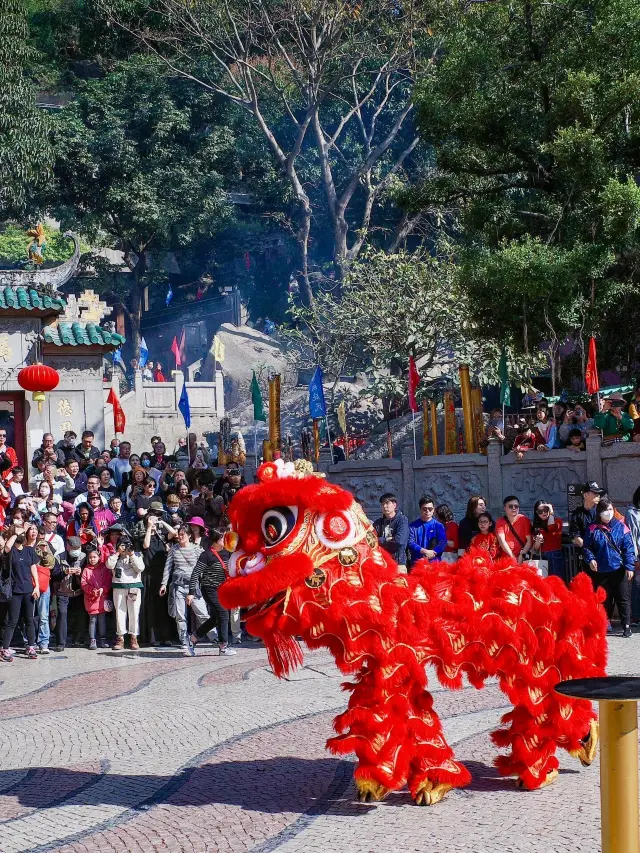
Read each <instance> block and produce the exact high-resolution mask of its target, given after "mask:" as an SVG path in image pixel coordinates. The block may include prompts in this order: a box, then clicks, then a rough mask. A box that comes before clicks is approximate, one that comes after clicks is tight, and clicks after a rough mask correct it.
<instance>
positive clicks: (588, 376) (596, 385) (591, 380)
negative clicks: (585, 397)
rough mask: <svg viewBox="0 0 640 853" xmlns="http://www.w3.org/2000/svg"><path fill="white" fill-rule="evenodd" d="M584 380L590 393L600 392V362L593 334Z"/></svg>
mask: <svg viewBox="0 0 640 853" xmlns="http://www.w3.org/2000/svg"><path fill="white" fill-rule="evenodd" d="M584 381H585V384H586V386H587V391H588V392H589V394H597V393H598V391H599V390H600V381H599V379H598V364H597V362H596V339H595V338H594V337H593V336H592V337H591V339H590V341H589V359H588V361H587V369H586V371H585V374H584Z"/></svg>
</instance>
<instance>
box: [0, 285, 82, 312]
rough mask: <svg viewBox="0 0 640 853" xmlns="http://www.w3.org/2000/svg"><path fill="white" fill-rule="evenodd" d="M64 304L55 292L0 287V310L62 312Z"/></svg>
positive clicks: (19, 287) (29, 288) (31, 288)
mask: <svg viewBox="0 0 640 853" xmlns="http://www.w3.org/2000/svg"><path fill="white" fill-rule="evenodd" d="M65 307H66V303H65V301H64V299H63V297H62V296H61V295H60V294H59V293H56V292H52V293H44V292H42V291H38V290H36V289H35V288H33V287H21V286H18V287H11V286H7V287H0V310H3V311H8V310H15V311H20V310H23V311H25V310H26V311H38V312H55V313H56V314H58V313H60V311H64V309H65Z"/></svg>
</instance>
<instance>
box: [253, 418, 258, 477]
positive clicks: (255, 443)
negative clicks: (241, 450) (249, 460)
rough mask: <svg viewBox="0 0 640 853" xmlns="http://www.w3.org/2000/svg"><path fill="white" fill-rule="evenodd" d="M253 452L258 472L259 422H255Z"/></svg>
mask: <svg viewBox="0 0 640 853" xmlns="http://www.w3.org/2000/svg"><path fill="white" fill-rule="evenodd" d="M253 452H254V453H255V457H256V471H257V470H258V422H257V421H254V422H253Z"/></svg>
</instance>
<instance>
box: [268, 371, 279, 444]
mask: <svg viewBox="0 0 640 853" xmlns="http://www.w3.org/2000/svg"><path fill="white" fill-rule="evenodd" d="M269 441H270V442H271V452H272V453H276V452H279V451H280V449H281V447H280V443H281V442H280V374H278V373H276V375H275V376H272V377H271V379H270V380H269Z"/></svg>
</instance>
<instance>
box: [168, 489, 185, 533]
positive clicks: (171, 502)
mask: <svg viewBox="0 0 640 853" xmlns="http://www.w3.org/2000/svg"><path fill="white" fill-rule="evenodd" d="M166 507H167V516H168V520H169V522H170V523H171V524H172V525H173V526H174V527H179V526H180V524H181V523H182V521H183V519H184V513H183V512H182V511H181V509H180V498H179V497H178V495H177V494H176V493H175V492H171V493H170V494H168V495H167V503H166Z"/></svg>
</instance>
